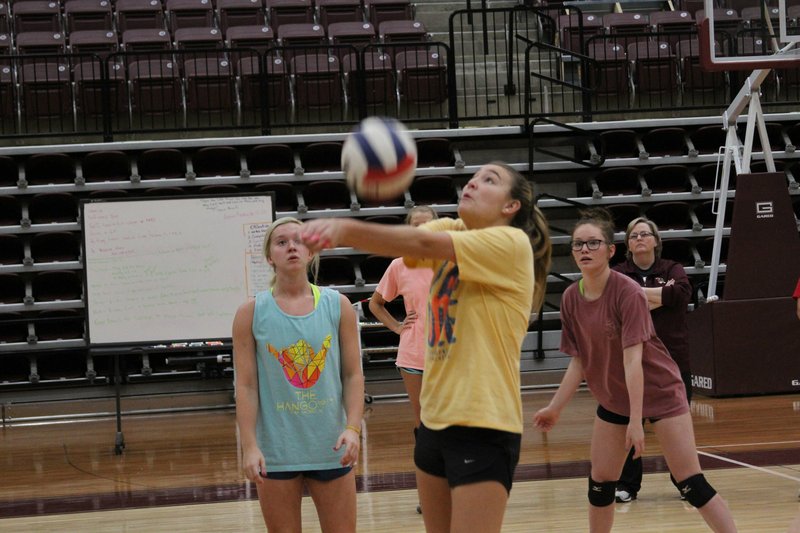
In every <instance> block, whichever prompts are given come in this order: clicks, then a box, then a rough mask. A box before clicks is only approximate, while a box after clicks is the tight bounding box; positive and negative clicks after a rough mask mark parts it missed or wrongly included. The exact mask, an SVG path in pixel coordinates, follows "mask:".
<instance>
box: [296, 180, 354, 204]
mask: <svg viewBox="0 0 800 533" xmlns="http://www.w3.org/2000/svg"><path fill="white" fill-rule="evenodd" d="M303 199H304V200H305V204H306V206H307V207H308V209H309V210H312V211H314V210H321V209H350V204H351V198H350V191H349V189H348V188H347V185H345V184H344V182H342V181H332V180H326V181H312V182H311V183H309V184H308V185H306V187H305V189H303Z"/></svg>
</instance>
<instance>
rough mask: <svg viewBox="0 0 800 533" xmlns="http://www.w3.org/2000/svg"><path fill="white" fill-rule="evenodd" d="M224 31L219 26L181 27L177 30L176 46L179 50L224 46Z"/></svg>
mask: <svg viewBox="0 0 800 533" xmlns="http://www.w3.org/2000/svg"><path fill="white" fill-rule="evenodd" d="M223 46H224V43H223V40H222V32H221V31H220V30H218V29H217V28H210V27H208V28H206V27H203V28H200V27H192V28H180V29H177V30H175V47H176V48H177V49H178V50H212V49H215V48H223Z"/></svg>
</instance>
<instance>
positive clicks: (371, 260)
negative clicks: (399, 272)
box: [359, 255, 392, 284]
mask: <svg viewBox="0 0 800 533" xmlns="http://www.w3.org/2000/svg"><path fill="white" fill-rule="evenodd" d="M391 262H392V258H391V257H384V256H382V255H368V256H367V257H365V258H364V259H362V260H361V263H360V264H359V270H361V276H362V278H363V279H364V282H365V283H370V284H372V283H378V282H379V281H380V280H381V278H382V277H383V275H384V273H386V269H387V268H389V264H390V263H391Z"/></svg>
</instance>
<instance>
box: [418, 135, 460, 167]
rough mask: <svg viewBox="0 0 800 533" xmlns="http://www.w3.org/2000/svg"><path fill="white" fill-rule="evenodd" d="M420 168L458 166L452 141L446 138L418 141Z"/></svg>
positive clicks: (427, 138) (430, 138) (429, 138)
mask: <svg viewBox="0 0 800 533" xmlns="http://www.w3.org/2000/svg"><path fill="white" fill-rule="evenodd" d="M416 144H417V166H418V167H452V166H454V165H455V164H456V158H455V153H454V152H453V146H452V145H451V144H450V139H446V138H444V137H425V138H422V139H417V141H416Z"/></svg>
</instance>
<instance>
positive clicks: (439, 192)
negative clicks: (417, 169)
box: [409, 176, 458, 205]
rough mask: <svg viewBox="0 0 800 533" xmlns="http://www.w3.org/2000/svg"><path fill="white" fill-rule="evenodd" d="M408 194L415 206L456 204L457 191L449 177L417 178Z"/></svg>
mask: <svg viewBox="0 0 800 533" xmlns="http://www.w3.org/2000/svg"><path fill="white" fill-rule="evenodd" d="M409 192H410V193H411V199H412V200H414V203H415V204H417V205H430V204H456V203H458V191H457V190H456V185H455V183H454V182H453V178H451V177H450V176H417V177H416V178H414V181H413V182H412V183H411V187H410V190H409Z"/></svg>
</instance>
